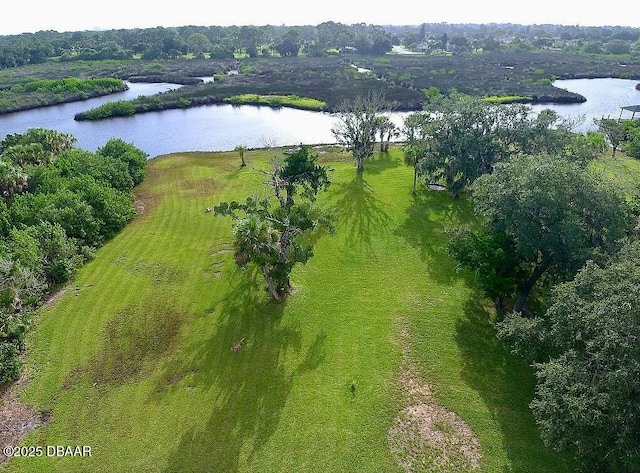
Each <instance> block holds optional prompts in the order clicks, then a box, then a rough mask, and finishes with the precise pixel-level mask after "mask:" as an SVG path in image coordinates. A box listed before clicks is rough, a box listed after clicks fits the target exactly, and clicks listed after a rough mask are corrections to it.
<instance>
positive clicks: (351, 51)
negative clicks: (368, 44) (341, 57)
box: [340, 46, 358, 54]
mask: <svg viewBox="0 0 640 473" xmlns="http://www.w3.org/2000/svg"><path fill="white" fill-rule="evenodd" d="M340 54H358V48H354V47H353V46H345V47H344V48H340Z"/></svg>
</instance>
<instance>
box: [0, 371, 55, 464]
mask: <svg viewBox="0 0 640 473" xmlns="http://www.w3.org/2000/svg"><path fill="white" fill-rule="evenodd" d="M26 382H27V381H26V379H24V378H23V379H21V380H20V381H18V382H17V383H15V384H13V385H11V386H9V387H7V388H6V390H5V391H4V392H2V394H0V464H2V463H4V462H5V461H7V459H8V458H7V457H6V456H5V455H4V453H2V450H3V449H4V447H6V446H12V447H15V446H17V445H20V443H21V442H22V439H23V438H24V436H25V435H27V433H28V432H29V431H31V430H33V429H35V428H36V427H38V426H40V425H42V424H45V423H46V422H47V420H48V418H49V413H48V412H39V411H37V410H36V409H35V408H34V407H33V406H31V405H28V404H24V403H22V402H20V401H18V399H17V398H16V396H15V394H14V389H15V388H16V387H17V386H20V385H22V384H24V383H26Z"/></svg>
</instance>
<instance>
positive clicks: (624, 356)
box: [498, 241, 640, 473]
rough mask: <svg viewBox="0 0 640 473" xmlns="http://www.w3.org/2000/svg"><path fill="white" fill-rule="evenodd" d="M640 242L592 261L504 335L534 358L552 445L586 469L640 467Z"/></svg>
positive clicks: (504, 326) (540, 418)
mask: <svg viewBox="0 0 640 473" xmlns="http://www.w3.org/2000/svg"><path fill="white" fill-rule="evenodd" d="M639 302H640V243H639V242H638V241H634V242H631V243H629V244H627V245H626V246H625V247H624V248H623V250H622V251H621V252H620V254H619V255H618V256H617V257H616V258H615V259H614V260H613V261H612V262H611V263H610V264H608V265H598V264H596V263H594V262H588V263H587V264H586V265H585V266H584V268H582V269H581V270H580V272H579V273H578V274H577V275H576V276H575V278H574V279H573V280H572V281H569V282H566V283H564V284H561V285H559V286H557V287H556V288H555V289H554V291H553V297H552V301H551V305H550V307H549V309H548V310H547V311H546V312H545V313H544V314H543V315H542V316H540V317H537V318H535V319H523V318H522V317H519V316H518V315H516V314H512V315H511V316H509V317H508V318H506V319H505V320H504V321H503V322H502V323H501V324H499V326H498V334H499V336H500V338H501V339H503V340H504V341H506V342H508V343H509V344H510V345H511V346H512V347H514V349H515V350H516V352H518V353H519V354H521V355H523V356H525V357H526V358H527V359H528V360H529V361H531V362H533V363H534V368H535V372H536V380H537V381H536V390H535V397H534V399H533V402H532V403H531V409H532V411H533V414H534V417H535V420H536V423H537V424H538V427H539V429H540V434H541V437H542V439H543V441H544V443H545V444H546V445H547V446H549V447H550V448H553V449H554V450H557V451H560V452H567V453H570V454H572V455H574V456H575V457H576V459H577V460H578V462H579V464H580V466H581V470H582V471H585V472H592V471H598V472H603V473H605V472H627V473H632V472H637V471H640V443H639V442H638V439H639V438H640V343H638V340H639V337H640V303H639Z"/></svg>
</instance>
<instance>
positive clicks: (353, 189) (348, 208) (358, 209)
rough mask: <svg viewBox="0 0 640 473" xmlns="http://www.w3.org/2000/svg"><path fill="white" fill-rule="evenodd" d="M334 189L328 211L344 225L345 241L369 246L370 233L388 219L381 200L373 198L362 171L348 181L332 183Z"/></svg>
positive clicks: (350, 244)
mask: <svg viewBox="0 0 640 473" xmlns="http://www.w3.org/2000/svg"><path fill="white" fill-rule="evenodd" d="M333 188H334V189H333V192H332V196H333V200H332V201H331V202H330V203H329V211H330V213H331V214H332V215H335V216H336V219H337V223H338V225H339V226H343V227H344V230H340V232H341V233H344V234H346V236H347V244H348V245H349V246H350V247H351V248H358V247H367V248H368V247H370V246H371V243H372V238H371V237H372V235H373V234H375V233H377V232H379V231H380V229H383V228H387V227H389V225H390V222H391V217H389V215H388V214H387V213H386V212H385V210H384V207H385V204H384V202H382V201H381V200H380V199H378V198H377V197H376V195H375V191H374V190H373V187H372V186H370V185H369V184H367V182H366V180H365V177H364V175H363V173H361V172H356V174H355V177H354V178H353V180H352V181H351V182H348V183H338V184H333Z"/></svg>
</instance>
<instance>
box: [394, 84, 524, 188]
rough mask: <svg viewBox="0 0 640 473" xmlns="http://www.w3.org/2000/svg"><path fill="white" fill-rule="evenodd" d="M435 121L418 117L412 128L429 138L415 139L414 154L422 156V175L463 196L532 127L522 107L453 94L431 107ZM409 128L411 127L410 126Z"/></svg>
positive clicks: (420, 170) (406, 131)
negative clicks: (525, 130)
mask: <svg viewBox="0 0 640 473" xmlns="http://www.w3.org/2000/svg"><path fill="white" fill-rule="evenodd" d="M427 112H429V114H430V116H431V117H430V119H428V120H427V119H425V118H424V117H422V119H420V120H419V119H416V122H420V123H419V124H418V123H414V124H410V125H409V126H412V127H413V128H414V129H413V130H405V134H407V133H413V134H414V135H415V134H416V129H417V128H416V127H418V126H422V127H424V130H421V131H420V135H421V136H423V137H426V136H428V137H429V139H428V140H421V141H420V142H418V141H416V140H413V141H412V143H411V144H410V147H409V150H410V151H411V153H413V154H414V155H415V156H419V157H420V159H419V163H418V164H416V166H417V167H416V170H417V171H418V174H422V175H425V176H428V177H429V178H430V179H432V180H443V181H445V183H446V185H447V189H448V191H449V192H450V193H451V194H452V195H453V197H454V198H458V197H459V196H460V194H461V193H462V191H463V190H464V189H465V187H466V186H467V185H469V184H471V183H472V182H473V181H474V180H475V179H477V178H478V177H479V176H481V175H483V174H487V173H490V172H491V171H492V170H493V167H494V165H495V164H496V163H497V162H499V161H501V160H503V159H505V158H506V157H507V156H509V154H510V153H511V152H512V148H511V147H510V146H509V144H510V143H511V142H513V141H514V140H515V139H516V136H518V135H517V134H516V132H515V131H516V130H519V129H522V128H523V127H524V126H527V125H528V122H527V118H528V116H529V113H530V111H529V109H527V108H524V107H518V106H503V105H493V104H490V103H488V102H485V101H483V100H482V99H480V98H479V97H471V96H468V95H463V94H459V93H453V94H451V95H450V97H449V98H446V99H441V100H438V101H436V102H435V103H434V104H431V105H430V106H429V108H428V110H427ZM405 126H407V125H405Z"/></svg>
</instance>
